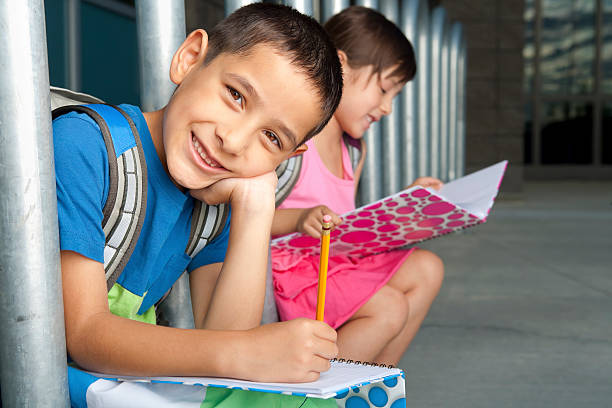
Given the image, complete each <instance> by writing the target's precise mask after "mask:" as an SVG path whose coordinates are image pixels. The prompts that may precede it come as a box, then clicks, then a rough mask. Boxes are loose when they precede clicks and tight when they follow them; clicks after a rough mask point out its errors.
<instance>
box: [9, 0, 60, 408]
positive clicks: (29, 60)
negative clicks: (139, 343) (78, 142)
mask: <svg viewBox="0 0 612 408" xmlns="http://www.w3.org/2000/svg"><path fill="white" fill-rule="evenodd" d="M0 27H2V35H3V41H2V45H1V46H0V61H1V62H0V80H1V82H2V86H1V87H0V163H1V164H2V171H0V189H1V190H2V194H0V231H2V240H1V241H0V288H2V289H1V291H0V327H1V328H2V330H1V331H0V353H1V354H0V355H1V356H2V357H1V358H0V383H1V384H2V403H1V404H0V405H3V406H5V407H68V406H69V405H70V402H69V398H68V380H67V369H66V340H65V332H64V310H63V301H62V287H61V274H60V263H59V242H58V235H59V232H58V225H57V196H56V193H55V171H54V164H53V146H52V144H51V141H52V139H51V138H52V130H51V109H50V106H51V103H50V98H49V68H48V65H47V40H46V35H45V17H44V5H43V0H21V1H3V2H0Z"/></svg>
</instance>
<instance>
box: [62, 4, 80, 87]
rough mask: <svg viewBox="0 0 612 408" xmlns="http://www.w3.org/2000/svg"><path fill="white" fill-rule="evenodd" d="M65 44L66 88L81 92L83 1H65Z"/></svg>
mask: <svg viewBox="0 0 612 408" xmlns="http://www.w3.org/2000/svg"><path fill="white" fill-rule="evenodd" d="M64 7H65V9H64V15H65V17H64V19H65V25H64V43H65V44H66V86H67V88H68V89H72V90H73V91H80V90H81V0H64Z"/></svg>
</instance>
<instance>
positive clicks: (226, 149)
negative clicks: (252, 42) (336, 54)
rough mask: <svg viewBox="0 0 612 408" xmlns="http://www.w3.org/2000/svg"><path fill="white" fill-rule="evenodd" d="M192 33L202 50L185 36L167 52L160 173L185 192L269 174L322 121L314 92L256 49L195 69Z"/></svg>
mask: <svg viewBox="0 0 612 408" xmlns="http://www.w3.org/2000/svg"><path fill="white" fill-rule="evenodd" d="M202 33H203V32H202ZM200 35H203V37H201V38H202V39H203V41H202V43H203V45H202V46H198V44H197V43H198V37H197V35H196V38H195V39H194V38H192V37H193V33H192V35H190V37H189V38H188V39H187V40H186V41H185V43H184V44H183V46H181V47H182V48H181V49H179V51H177V55H178V56H179V57H178V60H177V56H176V55H175V59H174V60H173V67H172V68H171V78H172V79H173V80H174V81H175V82H177V83H178V84H179V87H178V89H177V90H176V92H175V94H174V95H173V97H172V99H171V101H170V102H169V104H168V106H167V108H166V111H165V113H164V121H163V142H164V151H165V156H166V157H165V159H166V162H167V167H168V171H169V173H170V176H171V177H172V179H173V180H174V181H175V182H176V183H177V184H178V185H180V186H182V187H184V188H187V189H200V188H205V187H208V186H210V185H211V184H213V183H214V182H216V181H219V180H222V179H225V178H230V177H237V178H244V177H254V176H258V175H261V174H264V173H267V172H270V171H272V170H274V169H275V168H276V167H277V166H278V165H279V164H280V163H281V162H282V161H283V160H285V159H286V158H287V157H289V156H290V155H292V154H294V153H295V149H296V146H297V145H298V144H299V143H300V142H301V141H302V140H303V138H304V137H305V136H306V134H307V132H308V131H309V130H310V129H312V128H313V127H315V126H316V124H317V123H318V122H319V121H320V120H321V117H322V112H321V109H320V107H319V106H320V100H319V97H318V95H317V93H316V92H315V91H314V89H313V88H312V86H311V85H310V83H309V82H308V81H307V77H306V75H304V74H302V73H300V72H297V70H296V69H295V67H294V66H292V65H291V64H290V62H289V60H288V59H287V58H286V57H283V56H280V55H278V54H277V53H276V52H275V51H273V49H272V48H271V47H269V46H266V45H257V46H255V47H253V48H252V49H251V51H250V52H249V53H248V55H235V54H220V55H219V56H217V57H216V58H215V59H213V61H211V62H210V63H209V64H208V65H207V66H203V64H202V61H203V58H204V56H205V49H204V50H202V49H201V48H202V47H206V43H205V40H206V37H205V35H206V34H205V33H204V34H200ZM190 41H191V42H190ZM185 44H187V46H186V47H185ZM198 47H200V49H198ZM181 50H183V55H182V56H181V55H180V53H181V52H182V51H181ZM175 61H177V63H178V66H176V67H175V65H174V63H175ZM175 68H176V69H175ZM173 69H175V70H174V71H173ZM302 151H303V149H302V148H300V149H298V153H301V152H302Z"/></svg>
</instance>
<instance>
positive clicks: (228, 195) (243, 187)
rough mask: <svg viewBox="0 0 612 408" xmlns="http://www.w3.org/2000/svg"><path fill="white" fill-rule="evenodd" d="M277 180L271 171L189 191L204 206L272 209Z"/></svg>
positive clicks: (218, 182) (228, 179)
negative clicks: (219, 205) (222, 205)
mask: <svg viewBox="0 0 612 408" xmlns="http://www.w3.org/2000/svg"><path fill="white" fill-rule="evenodd" d="M277 183H278V179H277V177H276V173H275V172H274V171H271V172H269V173H266V174H262V175H261V176H256V177H248V178H227V179H223V180H219V181H217V182H215V183H213V184H211V185H210V186H208V187H206V188H203V189H200V190H190V194H191V195H192V196H193V197H194V198H197V199H198V200H200V201H203V202H205V203H206V204H211V205H213V204H220V203H230V204H231V205H232V207H238V206H246V208H249V209H252V210H256V209H258V208H260V207H261V208H267V207H269V206H270V205H271V206H272V207H271V208H272V209H274V201H275V198H274V193H275V190H276V184H277Z"/></svg>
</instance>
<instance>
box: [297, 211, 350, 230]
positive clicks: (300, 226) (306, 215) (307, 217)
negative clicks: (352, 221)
mask: <svg viewBox="0 0 612 408" xmlns="http://www.w3.org/2000/svg"><path fill="white" fill-rule="evenodd" d="M324 215H330V216H331V217H332V220H331V224H332V230H333V229H334V228H336V227H337V226H338V225H340V224H342V218H340V217H339V216H338V214H336V213H335V212H333V211H332V210H330V209H329V208H327V207H326V206H324V205H318V206H316V207H312V208H305V209H304V211H303V212H302V214H301V215H300V216H299V218H298V219H297V225H296V230H297V231H299V232H303V233H304V234H308V235H310V236H311V237H313V238H321V228H322V226H323V216H324Z"/></svg>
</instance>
